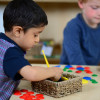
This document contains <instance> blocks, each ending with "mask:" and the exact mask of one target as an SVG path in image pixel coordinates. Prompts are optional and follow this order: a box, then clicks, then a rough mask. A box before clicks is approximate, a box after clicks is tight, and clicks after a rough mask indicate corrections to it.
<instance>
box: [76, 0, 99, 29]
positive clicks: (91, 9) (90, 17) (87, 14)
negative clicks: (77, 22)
mask: <svg viewBox="0 0 100 100" xmlns="http://www.w3.org/2000/svg"><path fill="white" fill-rule="evenodd" d="M78 5H79V7H80V8H81V9H82V16H83V18H84V20H85V22H86V23H87V24H88V25H89V26H91V27H93V28H96V27H97V26H98V24H99V23H100V0H78Z"/></svg>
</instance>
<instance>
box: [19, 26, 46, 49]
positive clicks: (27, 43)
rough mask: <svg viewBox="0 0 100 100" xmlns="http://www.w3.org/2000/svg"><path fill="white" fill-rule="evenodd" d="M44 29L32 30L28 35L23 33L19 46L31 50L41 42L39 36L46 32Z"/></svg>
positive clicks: (27, 32) (28, 31)
mask: <svg viewBox="0 0 100 100" xmlns="http://www.w3.org/2000/svg"><path fill="white" fill-rule="evenodd" d="M44 28H45V26H44V27H39V28H30V29H28V30H27V31H26V33H24V32H22V33H21V34H20V39H19V41H20V42H19V46H20V47H21V48H22V49H23V50H24V51H27V50H30V49H31V48H33V47H34V45H36V44H37V43H38V42H39V35H40V33H41V32H42V31H43V30H44Z"/></svg>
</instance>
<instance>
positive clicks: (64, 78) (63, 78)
mask: <svg viewBox="0 0 100 100" xmlns="http://www.w3.org/2000/svg"><path fill="white" fill-rule="evenodd" d="M42 53H43V56H44V59H45V62H46V64H47V67H50V66H49V63H48V60H47V58H46V56H45V53H44V50H42ZM61 79H62V80H63V81H65V80H68V78H66V77H61Z"/></svg>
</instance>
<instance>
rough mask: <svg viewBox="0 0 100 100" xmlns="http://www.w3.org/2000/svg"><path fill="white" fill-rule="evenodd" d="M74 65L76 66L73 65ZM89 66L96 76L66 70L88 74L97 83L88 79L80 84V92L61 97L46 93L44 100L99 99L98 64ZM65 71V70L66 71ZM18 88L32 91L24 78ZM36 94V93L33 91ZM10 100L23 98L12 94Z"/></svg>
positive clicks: (99, 75)
mask: <svg viewBox="0 0 100 100" xmlns="http://www.w3.org/2000/svg"><path fill="white" fill-rule="evenodd" d="M33 66H44V67H46V65H36V64H35V65H33ZM51 66H55V65H51ZM73 67H76V66H73ZM82 67H87V66H82ZM88 67H90V69H91V71H92V72H93V74H97V75H98V76H97V77H93V76H92V74H87V73H85V72H82V73H81V74H77V73H75V71H73V72H68V73H71V74H77V75H80V76H82V77H84V76H89V77H91V78H92V79H95V80H96V81H98V83H97V84H93V83H91V82H90V81H89V83H88V84H83V86H82V92H78V93H74V94H71V95H68V96H65V97H61V98H53V97H50V96H47V95H44V98H45V99H44V100H100V71H99V69H100V66H88ZM61 68H62V69H63V68H64V65H63V66H61ZM66 72H67V71H66ZM18 89H19V90H20V89H27V90H29V91H32V88H31V84H30V82H29V81H26V80H22V81H21V83H20V84H19V86H18ZM35 94H36V93H35ZM10 100H23V99H20V98H19V96H15V95H12V96H11V98H10Z"/></svg>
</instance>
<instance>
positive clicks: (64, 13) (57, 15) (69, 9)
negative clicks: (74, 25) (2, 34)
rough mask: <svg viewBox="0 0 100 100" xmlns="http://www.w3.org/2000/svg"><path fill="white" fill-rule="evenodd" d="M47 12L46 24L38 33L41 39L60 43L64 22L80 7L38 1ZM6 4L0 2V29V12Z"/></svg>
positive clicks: (0, 23) (75, 4) (1, 24)
mask: <svg viewBox="0 0 100 100" xmlns="http://www.w3.org/2000/svg"><path fill="white" fill-rule="evenodd" d="M38 4H39V5H40V6H41V7H42V8H43V9H44V10H45V12H46V13H47V16H48V22H49V24H48V26H46V28H45V30H44V31H43V33H42V34H41V35H40V38H41V39H53V40H54V41H55V43H60V44H62V40H63V29H64V27H65V26H66V23H67V22H68V21H69V20H71V19H72V18H73V17H75V16H76V14H77V13H78V12H80V9H79V7H78V5H77V3H38ZM5 6H6V4H0V31H4V30H3V21H2V13H3V10H4V8H5Z"/></svg>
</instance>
